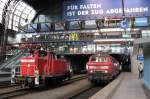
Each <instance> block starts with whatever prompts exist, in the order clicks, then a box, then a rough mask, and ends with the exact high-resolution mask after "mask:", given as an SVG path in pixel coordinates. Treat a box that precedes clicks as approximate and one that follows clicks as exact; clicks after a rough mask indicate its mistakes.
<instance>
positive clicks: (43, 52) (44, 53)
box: [39, 51, 47, 57]
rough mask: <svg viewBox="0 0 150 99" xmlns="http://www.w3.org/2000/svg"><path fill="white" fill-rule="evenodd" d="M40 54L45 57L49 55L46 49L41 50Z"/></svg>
mask: <svg viewBox="0 0 150 99" xmlns="http://www.w3.org/2000/svg"><path fill="white" fill-rule="evenodd" d="M39 56H40V57H45V56H47V52H45V51H39Z"/></svg>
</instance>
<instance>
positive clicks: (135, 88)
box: [111, 73, 148, 99]
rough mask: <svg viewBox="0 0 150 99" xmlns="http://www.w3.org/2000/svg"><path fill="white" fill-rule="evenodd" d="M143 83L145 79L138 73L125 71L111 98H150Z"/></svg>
mask: <svg viewBox="0 0 150 99" xmlns="http://www.w3.org/2000/svg"><path fill="white" fill-rule="evenodd" d="M142 85H143V80H142V79H138V75H134V74H132V73H125V75H124V78H123V80H122V81H121V83H120V85H119V86H118V88H117V89H116V91H115V93H114V94H113V96H112V98H111V99H148V98H147V97H146V95H145V93H144V89H143V86H142Z"/></svg>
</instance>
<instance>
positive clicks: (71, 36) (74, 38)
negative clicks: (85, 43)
mask: <svg viewBox="0 0 150 99" xmlns="http://www.w3.org/2000/svg"><path fill="white" fill-rule="evenodd" d="M69 40H72V41H78V40H79V34H77V33H70V34H69Z"/></svg>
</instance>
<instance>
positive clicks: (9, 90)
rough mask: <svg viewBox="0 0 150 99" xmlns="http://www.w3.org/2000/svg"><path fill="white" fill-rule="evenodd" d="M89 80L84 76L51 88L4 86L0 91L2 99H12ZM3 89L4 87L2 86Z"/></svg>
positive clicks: (0, 98)
mask: <svg viewBox="0 0 150 99" xmlns="http://www.w3.org/2000/svg"><path fill="white" fill-rule="evenodd" d="M85 78H87V76H86V75H83V76H79V77H74V78H72V79H70V80H68V81H64V82H63V83H62V84H59V85H56V86H50V87H46V88H45V87H43V86H41V87H39V88H34V89H29V88H21V87H20V86H11V85H10V86H9V85H8V86H3V90H0V99H8V98H12V97H17V96H21V95H26V94H29V93H37V92H41V91H44V90H52V89H55V88H58V87H61V86H65V85H68V84H71V83H73V82H76V81H79V80H82V79H85ZM1 87H2V86H1Z"/></svg>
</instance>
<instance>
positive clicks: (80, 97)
mask: <svg viewBox="0 0 150 99" xmlns="http://www.w3.org/2000/svg"><path fill="white" fill-rule="evenodd" d="M102 88H103V87H102V86H92V87H90V88H88V89H85V90H84V91H81V92H78V93H77V94H75V95H73V96H71V97H69V99H89V98H90V97H91V96H93V95H94V94H95V93H97V92H98V91H100V90H101V89H102Z"/></svg>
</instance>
